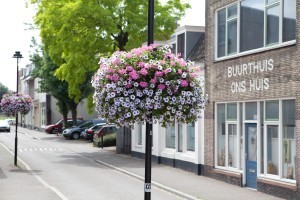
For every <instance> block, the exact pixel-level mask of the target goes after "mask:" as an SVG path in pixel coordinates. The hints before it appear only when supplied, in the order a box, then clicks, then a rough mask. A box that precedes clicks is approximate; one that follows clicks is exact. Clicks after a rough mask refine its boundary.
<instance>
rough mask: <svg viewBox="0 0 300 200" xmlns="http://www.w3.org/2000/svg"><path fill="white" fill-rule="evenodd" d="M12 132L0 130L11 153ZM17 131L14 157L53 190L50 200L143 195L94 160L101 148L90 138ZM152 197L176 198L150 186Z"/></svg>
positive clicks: (135, 183) (123, 177) (123, 176)
mask: <svg viewBox="0 0 300 200" xmlns="http://www.w3.org/2000/svg"><path fill="white" fill-rule="evenodd" d="M14 131H15V129H14V127H12V128H11V132H10V133H6V132H0V143H2V144H3V146H5V147H7V148H8V149H9V150H10V151H11V152H14V138H15V132H14ZM21 132H22V133H18V140H19V142H18V157H19V158H20V159H21V160H22V161H20V160H18V165H23V164H24V166H25V167H26V169H27V170H29V171H30V172H31V173H32V175H34V177H35V178H37V180H38V181H39V182H40V184H41V185H44V186H46V188H47V189H48V190H51V192H52V193H54V195H53V194H51V196H52V197H51V198H50V199H53V198H54V197H55V199H70V200H73V199H78V200H79V199H106V200H107V199H130V200H134V199H138V200H140V199H143V198H144V183H143V182H142V181H140V180H137V179H134V178H132V177H130V176H128V175H126V174H123V173H120V172H117V171H115V170H113V169H111V168H108V167H106V166H104V165H102V164H100V163H98V162H95V161H96V158H97V157H99V156H101V154H102V153H103V151H102V150H101V149H99V148H96V147H93V145H92V143H91V142H90V141H84V140H68V139H65V138H63V137H62V136H57V135H54V134H52V135H51V134H46V133H43V132H36V131H31V130H29V129H24V128H21ZM23 162H24V163H23ZM11 163H13V160H11ZM0 167H1V166H0ZM0 181H1V179H0ZM0 185H1V184H0ZM27 187H28V185H27ZM28 188H29V189H30V187H28ZM0 189H1V188H0ZM16 189H17V188H16ZM28 192H30V191H28ZM47 192H49V191H47ZM0 195H1V190H0ZM152 197H153V199H163V200H167V199H172V200H174V199H180V198H179V197H177V196H175V195H173V194H171V193H168V192H165V191H163V190H161V189H157V188H155V187H152ZM45 199H46V198H45Z"/></svg>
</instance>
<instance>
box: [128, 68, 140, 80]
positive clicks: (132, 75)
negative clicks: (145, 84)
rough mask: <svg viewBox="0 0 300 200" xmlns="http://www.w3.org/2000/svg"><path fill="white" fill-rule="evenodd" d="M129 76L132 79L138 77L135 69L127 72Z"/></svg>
mask: <svg viewBox="0 0 300 200" xmlns="http://www.w3.org/2000/svg"><path fill="white" fill-rule="evenodd" d="M129 76H130V77H131V78H132V79H133V80H136V79H138V78H139V75H138V74H137V72H136V71H135V70H133V71H132V72H129Z"/></svg>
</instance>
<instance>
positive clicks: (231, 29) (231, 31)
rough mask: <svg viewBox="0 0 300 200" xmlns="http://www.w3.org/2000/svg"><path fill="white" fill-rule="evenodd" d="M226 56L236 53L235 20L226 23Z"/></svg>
mask: <svg viewBox="0 0 300 200" xmlns="http://www.w3.org/2000/svg"><path fill="white" fill-rule="evenodd" d="M227 34H228V41H227V42H228V54H232V53H236V52H237V20H233V21H230V22H228V33H227Z"/></svg>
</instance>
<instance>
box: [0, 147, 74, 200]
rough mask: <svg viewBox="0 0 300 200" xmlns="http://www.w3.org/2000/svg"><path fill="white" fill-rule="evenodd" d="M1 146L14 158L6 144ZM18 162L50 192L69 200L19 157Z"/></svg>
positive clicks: (63, 199)
mask: <svg viewBox="0 0 300 200" xmlns="http://www.w3.org/2000/svg"><path fill="white" fill-rule="evenodd" d="M0 145H2V146H3V148H5V149H6V150H7V151H8V152H9V153H10V154H11V155H13V156H14V153H13V152H12V151H10V150H9V149H8V148H7V147H6V146H5V145H4V144H1V143H0ZM18 160H19V161H20V162H21V163H22V164H23V165H24V166H25V167H26V169H27V170H28V171H29V172H30V173H31V174H32V175H33V176H34V177H35V178H36V179H37V180H38V181H39V182H40V183H42V184H43V185H44V186H45V187H47V188H49V189H50V190H52V191H53V192H54V193H55V194H56V195H57V196H59V197H60V198H61V199H62V200H69V199H68V198H67V197H66V196H65V195H64V194H63V193H61V192H60V191H59V190H58V189H56V188H55V187H53V186H51V185H49V184H48V183H47V182H46V181H44V180H43V179H42V178H41V177H40V176H39V175H38V174H36V173H35V172H34V171H32V169H31V168H30V166H29V165H27V164H26V163H25V162H24V161H23V160H22V159H20V158H19V157H18Z"/></svg>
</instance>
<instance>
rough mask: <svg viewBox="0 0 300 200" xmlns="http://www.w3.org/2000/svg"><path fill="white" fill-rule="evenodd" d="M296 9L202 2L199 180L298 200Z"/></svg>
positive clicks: (285, 3)
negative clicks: (204, 99) (202, 102)
mask: <svg viewBox="0 0 300 200" xmlns="http://www.w3.org/2000/svg"><path fill="white" fill-rule="evenodd" d="M299 19H300V1H296V0H209V1H206V54H205V91H206V93H207V94H208V95H209V102H208V104H207V107H206V110H205V123H204V124H205V127H204V140H205V144H204V145H205V149H204V163H205V164H204V174H205V175H206V176H209V177H212V178H215V179H219V180H223V181H226V182H229V183H232V184H236V185H239V186H244V187H249V188H254V189H257V190H258V191H262V192H265V193H269V194H272V195H275V196H279V197H282V198H287V199H300V195H299V194H300V187H299V181H300V159H299V158H300V156H299V155H300V154H299V149H300V143H299V141H300V68H299V61H300V57H299V55H300V50H299V44H298V41H299V39H300V38H299V37H300V34H299V31H298V30H299V28H300V23H299V21H300V20H299Z"/></svg>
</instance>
